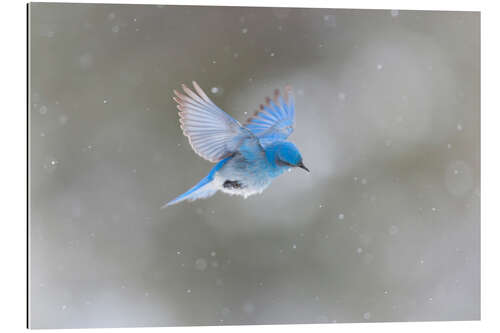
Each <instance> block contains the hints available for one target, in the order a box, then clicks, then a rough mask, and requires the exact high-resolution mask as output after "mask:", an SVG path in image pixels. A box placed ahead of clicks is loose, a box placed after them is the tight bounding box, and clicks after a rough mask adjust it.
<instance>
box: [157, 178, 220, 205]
mask: <svg viewBox="0 0 500 333" xmlns="http://www.w3.org/2000/svg"><path fill="white" fill-rule="evenodd" d="M209 176H210V175H208V176H207V177H205V178H203V179H202V180H200V182H199V183H198V184H196V185H195V186H193V187H192V188H191V189H190V190H188V191H187V192H186V193H183V194H181V195H179V196H178V197H177V198H175V199H173V200H172V201H169V202H167V203H166V204H165V205H163V206H162V207H161V209H163V208H166V207H168V206H172V205H175V204H176V203H179V202H181V201H184V200H189V201H193V200H196V199H204V198H208V197H211V196H212V195H214V194H215V193H216V192H217V190H218V189H217V188H216V186H215V184H214V183H213V178H212V177H209Z"/></svg>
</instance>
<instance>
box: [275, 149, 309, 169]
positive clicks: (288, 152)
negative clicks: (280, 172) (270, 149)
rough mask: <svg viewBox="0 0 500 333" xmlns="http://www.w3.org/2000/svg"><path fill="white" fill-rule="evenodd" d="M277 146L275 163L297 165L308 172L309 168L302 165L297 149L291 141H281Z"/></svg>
mask: <svg viewBox="0 0 500 333" xmlns="http://www.w3.org/2000/svg"><path fill="white" fill-rule="evenodd" d="M277 148H278V149H277V150H276V163H277V164H278V165H283V166H289V167H299V168H302V169H304V170H306V171H307V172H309V169H308V168H307V167H306V166H305V165H304V162H303V161H302V156H301V155H300V152H299V150H298V149H297V147H296V146H295V145H294V144H293V143H291V142H282V143H280V144H279V146H278V147H277Z"/></svg>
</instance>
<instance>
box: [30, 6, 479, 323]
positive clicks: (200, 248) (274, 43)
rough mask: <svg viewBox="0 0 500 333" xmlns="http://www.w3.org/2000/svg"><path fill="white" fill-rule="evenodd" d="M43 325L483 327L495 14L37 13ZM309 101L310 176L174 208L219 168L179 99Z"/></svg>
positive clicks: (240, 113) (35, 196)
mask: <svg viewBox="0 0 500 333" xmlns="http://www.w3.org/2000/svg"><path fill="white" fill-rule="evenodd" d="M30 15H31V16H30V22H31V25H30V33H31V86H30V88H31V91H30V111H29V112H30V144H31V147H30V148H31V152H30V175H31V187H30V189H31V205H30V207H31V212H30V217H31V219H30V244H31V249H30V273H31V274H30V283H31V287H30V294H31V303H30V310H31V318H30V319H31V320H30V322H31V325H32V327H36V328H56V327H58V328H59V327H64V328H70V327H113V326H114V327H117V326H169V325H225V324H271V323H326V322H366V321H418V320H476V319H479V318H480V294H479V292H480V276H479V274H480V252H479V251H480V233H479V231H480V210H479V208H480V187H479V185H480V128H479V120H480V81H479V79H480V77H479V73H480V58H479V56H480V53H479V50H480V48H479V46H480V44H479V43H480V38H479V37H480V33H479V27H480V15H479V13H477V12H476V13H467V12H424V11H402V10H401V11H396V10H334V9H287V8H280V9H276V8H230V7H226V8H224V7H181V6H154V5H151V6H143V5H93V4H84V5H79V4H37V3H35V4H32V5H31V6H30ZM192 80H197V81H198V82H199V83H200V85H201V86H202V87H203V88H204V89H205V90H206V91H207V93H208V94H209V96H210V97H211V98H212V99H213V100H214V102H215V103H216V104H218V105H219V106H220V107H221V108H223V109H224V110H226V111H227V112H228V113H229V114H231V115H232V116H234V117H235V118H236V119H238V120H240V121H243V120H244V119H246V118H247V117H248V115H249V114H250V112H252V111H253V110H255V108H256V107H257V106H258V104H259V103H261V102H262V101H263V100H264V97H265V96H267V95H270V94H272V91H273V89H274V88H277V87H279V88H283V87H284V86H285V85H287V84H291V85H292V86H293V87H294V90H295V95H296V106H297V126H296V130H295V132H294V133H293V134H292V136H291V137H290V139H291V140H292V141H293V142H294V143H296V144H297V146H298V147H299V148H300V150H301V152H302V154H303V156H304V161H305V163H306V165H307V166H308V167H309V168H310V169H311V171H312V172H311V173H310V174H308V173H306V172H303V170H293V171H292V172H291V173H286V174H284V175H283V176H281V177H280V178H278V179H277V180H275V181H274V183H273V184H272V185H271V186H270V187H269V188H268V189H267V190H266V191H265V192H264V193H263V194H262V195H259V196H253V197H250V198H248V199H246V200H244V199H242V198H241V197H230V196H227V195H224V194H220V193H219V194H217V195H216V196H214V197H212V198H210V199H207V200H203V201H196V202H194V203H182V204H179V205H176V206H173V207H168V208H167V209H165V210H160V207H161V206H162V205H163V204H164V203H165V202H166V201H168V200H170V199H172V198H174V197H175V196H177V195H179V194H181V193H182V192H184V191H185V190H187V189H188V188H190V187H191V186H192V185H194V184H195V183H196V182H198V180H199V179H201V178H202V177H204V176H205V175H206V174H207V173H208V171H209V170H210V168H211V166H212V165H211V164H210V163H209V162H206V161H204V160H203V159H202V158H200V157H198V156H197V155H196V154H195V153H194V152H193V151H192V149H191V148H190V146H189V143H188V141H187V139H186V137H184V136H183V135H182V133H181V130H180V128H179V124H178V116H177V112H176V108H175V105H174V103H173V101H172V100H171V95H172V93H171V91H172V89H174V88H179V86H180V84H181V83H190V81H192Z"/></svg>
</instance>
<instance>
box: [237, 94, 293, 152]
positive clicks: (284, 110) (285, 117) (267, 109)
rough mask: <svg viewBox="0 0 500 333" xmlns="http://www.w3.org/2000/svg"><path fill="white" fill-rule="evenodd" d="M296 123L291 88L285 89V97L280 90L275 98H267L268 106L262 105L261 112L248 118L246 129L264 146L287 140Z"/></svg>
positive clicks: (256, 112)
mask: <svg viewBox="0 0 500 333" xmlns="http://www.w3.org/2000/svg"><path fill="white" fill-rule="evenodd" d="M294 123H295V104H294V100H293V95H292V89H291V87H289V86H287V87H286V88H285V93H284V96H282V95H280V92H279V90H278V89H276V90H275V91H274V98H273V99H270V98H269V97H267V98H266V104H265V105H262V104H261V105H260V110H258V111H255V114H254V115H253V116H252V117H250V118H248V120H247V122H246V123H245V125H244V126H245V127H246V128H248V129H249V130H250V131H251V132H252V133H253V134H254V135H255V136H256V137H257V138H258V139H259V141H260V142H261V144H262V145H264V146H266V145H267V144H269V143H271V142H274V141H276V140H285V139H286V138H288V136H289V135H290V134H292V132H293V128H294Z"/></svg>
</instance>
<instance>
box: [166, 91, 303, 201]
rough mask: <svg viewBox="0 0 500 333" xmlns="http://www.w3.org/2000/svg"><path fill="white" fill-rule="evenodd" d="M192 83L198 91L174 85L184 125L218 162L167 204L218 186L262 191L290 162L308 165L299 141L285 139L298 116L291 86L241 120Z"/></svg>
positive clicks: (195, 144) (200, 150)
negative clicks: (236, 118)
mask: <svg viewBox="0 0 500 333" xmlns="http://www.w3.org/2000/svg"><path fill="white" fill-rule="evenodd" d="M193 86H194V89H195V91H196V93H195V92H194V91H192V90H191V89H189V88H188V87H187V86H186V85H182V88H183V90H184V92H185V95H184V94H181V93H179V92H178V91H176V90H174V94H175V96H174V100H175V102H177V108H178V109H179V111H180V112H179V116H180V122H181V128H182V130H183V133H184V135H186V136H187V137H188V139H189V143H190V144H191V147H192V148H193V150H194V151H195V152H196V153H197V154H198V155H200V156H201V157H203V158H205V159H207V160H209V161H211V162H218V163H217V164H216V165H215V166H214V167H213V168H212V170H211V171H210V173H209V174H208V175H207V176H206V177H205V178H203V179H202V180H201V181H200V182H199V183H198V184H196V185H195V186H194V187H192V188H191V189H190V190H189V191H187V192H186V193H184V194H182V195H180V196H178V197H177V198H175V199H174V200H172V201H170V202H168V203H167V204H165V205H164V206H163V207H166V206H171V205H174V204H176V203H179V202H181V201H184V200H190V201H192V200H196V199H201V198H207V197H210V196H212V195H214V194H215V193H216V192H217V191H222V192H225V193H228V194H231V195H233V194H234V195H242V196H244V197H245V198H246V197H248V196H249V195H252V194H256V193H261V192H262V191H263V190H264V189H265V188H266V187H267V186H269V184H270V183H271V181H272V180H273V179H274V178H276V177H278V176H279V175H281V174H282V173H283V172H284V171H285V170H287V169H289V168H292V167H300V168H302V169H305V170H307V171H309V170H308V169H307V168H306V167H305V166H304V164H303V162H302V156H301V155H300V152H299V150H298V149H297V147H296V146H295V145H294V144H293V143H291V142H288V141H286V139H287V138H288V136H289V135H290V134H291V133H292V132H293V128H294V121H295V105H294V100H293V96H292V95H291V89H290V88H289V87H287V88H286V89H285V94H284V96H281V95H280V93H279V91H278V90H275V92H274V98H273V99H272V100H271V99H270V98H267V99H266V104H265V105H260V110H259V111H256V112H255V114H254V115H253V116H252V117H250V118H249V119H248V120H247V122H246V123H245V124H244V125H241V124H240V123H239V122H238V121H237V120H235V119H234V118H232V117H231V116H230V115H228V114H227V113H225V112H224V111H222V110H221V109H220V108H218V107H217V106H216V105H215V104H214V103H213V102H212V101H211V100H210V98H208V96H207V95H206V94H205V92H204V91H203V90H202V89H201V88H200V87H199V86H198V84H197V83H196V82H193ZM163 207H162V208H163Z"/></svg>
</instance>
